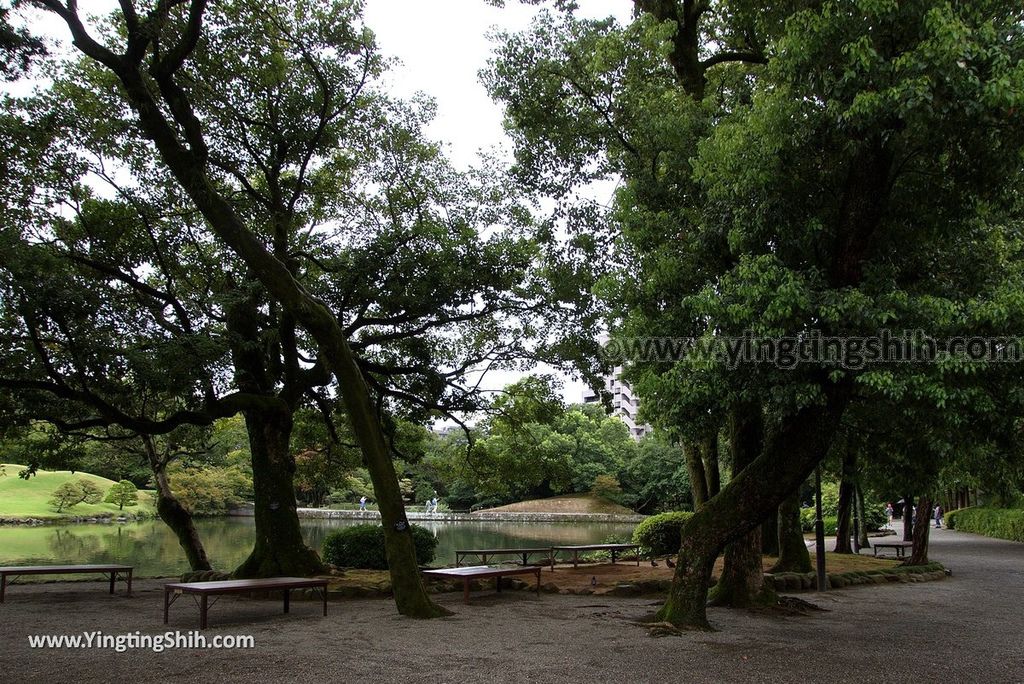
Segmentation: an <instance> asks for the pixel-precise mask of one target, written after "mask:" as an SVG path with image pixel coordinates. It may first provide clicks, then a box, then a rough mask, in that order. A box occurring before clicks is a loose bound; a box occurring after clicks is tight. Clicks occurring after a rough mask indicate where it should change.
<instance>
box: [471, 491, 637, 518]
mask: <svg viewBox="0 0 1024 684" xmlns="http://www.w3.org/2000/svg"><path fill="white" fill-rule="evenodd" d="M477 512H478V513H497V512H509V513H614V514H617V515H632V514H633V511H631V510H629V509H628V508H626V507H625V506H620V505H619V504H617V503H615V502H614V501H609V500H607V499H602V498H601V497H598V496H594V495H593V494H567V495H565V496H553V497H551V498H548V499H533V500H531V501H519V502H517V503H513V504H508V505H507V506H498V507H497V508H486V509H484V510H481V511H477Z"/></svg>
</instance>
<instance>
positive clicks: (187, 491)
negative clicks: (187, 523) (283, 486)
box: [168, 466, 252, 515]
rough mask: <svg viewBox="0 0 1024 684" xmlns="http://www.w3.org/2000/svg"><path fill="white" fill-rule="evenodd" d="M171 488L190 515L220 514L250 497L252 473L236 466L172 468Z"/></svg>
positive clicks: (170, 476) (169, 474)
mask: <svg viewBox="0 0 1024 684" xmlns="http://www.w3.org/2000/svg"><path fill="white" fill-rule="evenodd" d="M168 477H169V479H170V483H171V489H172V490H173V491H174V494H175V495H176V496H177V497H178V499H179V500H180V501H181V503H182V505H183V506H185V507H186V508H187V509H188V510H189V511H191V512H192V514H193V515H222V514H224V513H226V512H227V510H228V508H230V507H231V506H232V505H234V504H239V503H241V502H243V501H246V500H248V499H251V492H252V475H251V474H248V473H246V471H245V470H244V469H243V468H241V467H240V466H205V467H201V468H199V467H172V468H171V469H170V470H169V473H168Z"/></svg>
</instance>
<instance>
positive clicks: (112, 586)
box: [110, 570, 117, 596]
mask: <svg viewBox="0 0 1024 684" xmlns="http://www.w3.org/2000/svg"><path fill="white" fill-rule="evenodd" d="M115 579H117V571H116V570H111V571H110V594H111V596H113V594H114V580H115Z"/></svg>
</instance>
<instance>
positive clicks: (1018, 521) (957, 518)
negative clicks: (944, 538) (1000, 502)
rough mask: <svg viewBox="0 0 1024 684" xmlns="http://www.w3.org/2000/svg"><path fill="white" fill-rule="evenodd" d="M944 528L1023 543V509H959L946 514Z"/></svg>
mask: <svg viewBox="0 0 1024 684" xmlns="http://www.w3.org/2000/svg"><path fill="white" fill-rule="evenodd" d="M945 519H946V526H947V527H949V528H951V529H956V530H960V531H961V532H973V533H975V534H983V535H985V536H986V537H996V538H997V539H1009V540H1011V541H1018V542H1024V509H1019V508H977V507H974V506H972V507H971V508H961V509H958V510H955V511H950V512H949V513H946V516H945Z"/></svg>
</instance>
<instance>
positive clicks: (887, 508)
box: [885, 501, 893, 530]
mask: <svg viewBox="0 0 1024 684" xmlns="http://www.w3.org/2000/svg"><path fill="white" fill-rule="evenodd" d="M892 516H893V510H892V502H891V501H890V502H889V503H887V504H885V517H886V518H888V520H889V522H887V523H886V525H885V529H887V530H891V529H892Z"/></svg>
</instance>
